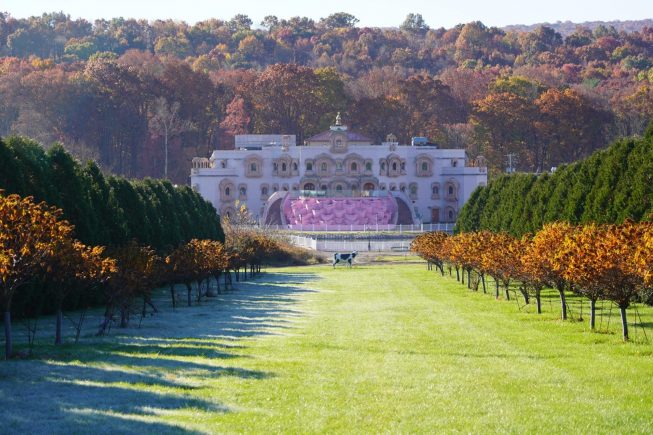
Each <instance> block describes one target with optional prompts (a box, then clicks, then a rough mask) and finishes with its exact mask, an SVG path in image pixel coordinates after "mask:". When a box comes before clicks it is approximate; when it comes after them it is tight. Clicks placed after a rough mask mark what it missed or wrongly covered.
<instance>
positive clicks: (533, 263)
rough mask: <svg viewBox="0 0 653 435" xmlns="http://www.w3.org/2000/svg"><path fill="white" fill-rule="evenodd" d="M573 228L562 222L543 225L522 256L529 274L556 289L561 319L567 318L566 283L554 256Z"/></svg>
mask: <svg viewBox="0 0 653 435" xmlns="http://www.w3.org/2000/svg"><path fill="white" fill-rule="evenodd" d="M573 230H574V229H573V227H572V226H571V225H569V224H567V223H563V222H560V223H552V224H547V225H544V227H543V228H542V229H541V230H540V231H538V232H537V233H536V234H535V236H534V237H533V239H532V241H531V243H530V244H529V245H528V247H527V249H526V252H525V253H524V256H523V257H522V264H523V265H524V267H525V268H526V269H527V270H528V272H529V274H530V275H531V276H533V277H536V278H537V279H539V280H540V281H542V282H544V283H546V285H548V286H550V287H553V288H555V289H556V290H557V291H558V294H559V295H560V310H561V315H562V320H566V319H567V298H566V295H565V289H566V288H567V286H568V284H567V281H566V280H565V278H564V277H563V275H562V274H561V273H560V269H558V268H557V267H556V263H555V262H554V258H555V256H556V254H557V250H558V248H559V244H560V242H561V241H563V240H565V238H566V237H567V235H568V234H570V233H571V232H572V231H573Z"/></svg>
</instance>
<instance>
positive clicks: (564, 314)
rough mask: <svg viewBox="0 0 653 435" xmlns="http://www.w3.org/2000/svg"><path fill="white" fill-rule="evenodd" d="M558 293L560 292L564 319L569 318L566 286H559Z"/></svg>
mask: <svg viewBox="0 0 653 435" xmlns="http://www.w3.org/2000/svg"><path fill="white" fill-rule="evenodd" d="M558 293H559V294H560V305H561V306H560V308H561V311H562V320H567V297H566V296H565V288H564V287H563V286H558Z"/></svg>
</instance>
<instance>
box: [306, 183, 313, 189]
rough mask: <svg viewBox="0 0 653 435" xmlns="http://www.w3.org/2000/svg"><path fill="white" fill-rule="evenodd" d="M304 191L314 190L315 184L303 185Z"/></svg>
mask: <svg viewBox="0 0 653 435" xmlns="http://www.w3.org/2000/svg"><path fill="white" fill-rule="evenodd" d="M304 190H315V184H313V183H306V184H304Z"/></svg>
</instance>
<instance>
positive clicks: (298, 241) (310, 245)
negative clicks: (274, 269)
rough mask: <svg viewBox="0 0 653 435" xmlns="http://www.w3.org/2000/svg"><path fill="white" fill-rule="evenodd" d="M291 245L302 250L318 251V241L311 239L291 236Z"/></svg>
mask: <svg viewBox="0 0 653 435" xmlns="http://www.w3.org/2000/svg"><path fill="white" fill-rule="evenodd" d="M290 243H292V244H293V245H295V246H300V247H302V248H306V249H313V250H317V240H315V239H312V238H310V237H303V236H290Z"/></svg>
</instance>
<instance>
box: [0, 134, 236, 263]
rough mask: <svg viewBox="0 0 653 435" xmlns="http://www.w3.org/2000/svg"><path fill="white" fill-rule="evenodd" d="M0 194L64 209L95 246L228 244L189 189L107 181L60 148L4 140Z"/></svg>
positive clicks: (165, 248)
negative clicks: (193, 241) (201, 241)
mask: <svg viewBox="0 0 653 435" xmlns="http://www.w3.org/2000/svg"><path fill="white" fill-rule="evenodd" d="M0 190H4V191H5V193H6V194H12V193H16V194H19V195H21V196H33V197H34V199H35V200H36V201H45V202H47V203H48V204H50V205H53V206H55V207H57V208H61V209H62V210H63V219H66V220H68V221H69V222H70V223H72V224H73V225H74V226H75V236H76V238H77V239H79V240H80V241H82V242H83V243H85V244H87V245H91V246H97V245H99V246H108V247H119V246H124V245H126V244H127V243H130V242H131V241H136V243H138V244H139V245H142V246H151V247H152V248H154V249H156V250H157V251H159V252H160V253H168V252H170V251H171V250H172V249H174V248H176V247H177V246H179V245H180V244H182V243H186V242H188V241H189V240H191V239H210V240H219V241H221V242H224V233H223V230H222V227H221V225H220V219H219V217H218V215H217V212H216V210H215V208H214V207H213V206H212V205H211V204H210V203H209V202H207V201H205V200H204V199H203V198H202V197H201V196H200V195H199V194H198V193H196V192H194V191H193V190H192V189H191V188H190V187H187V186H183V187H176V186H173V185H172V184H171V183H170V182H168V181H162V180H153V179H145V180H128V179H125V178H122V177H116V176H104V175H103V173H102V172H101V171H100V169H99V167H98V166H97V165H96V164H95V163H93V162H90V163H88V164H87V165H86V166H83V165H81V164H80V163H79V162H78V161H77V160H75V159H74V158H73V157H72V156H71V155H70V154H69V153H67V152H66V151H65V150H64V148H63V147H62V146H61V145H54V146H53V147H51V148H50V149H49V150H47V151H45V150H44V149H43V147H42V146H41V145H39V144H38V143H36V142H34V141H32V140H29V139H25V138H20V137H10V138H5V139H0Z"/></svg>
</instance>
